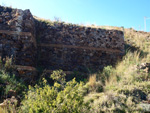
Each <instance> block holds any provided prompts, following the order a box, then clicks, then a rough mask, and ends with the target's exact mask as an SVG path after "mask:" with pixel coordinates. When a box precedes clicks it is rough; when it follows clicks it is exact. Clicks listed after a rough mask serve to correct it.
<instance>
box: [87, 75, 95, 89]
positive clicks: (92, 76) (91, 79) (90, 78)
mask: <svg viewBox="0 0 150 113" xmlns="http://www.w3.org/2000/svg"><path fill="white" fill-rule="evenodd" d="M88 83H89V85H90V86H91V87H95V83H96V74H93V75H90V77H89V82H88Z"/></svg>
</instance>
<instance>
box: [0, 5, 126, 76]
mask: <svg viewBox="0 0 150 113" xmlns="http://www.w3.org/2000/svg"><path fill="white" fill-rule="evenodd" d="M123 54H124V35H123V32H122V31H117V30H105V29H99V28H90V27H83V26H77V25H72V24H65V23H60V22H54V23H53V25H52V24H47V22H42V21H39V20H38V19H35V18H33V16H32V14H31V13H30V11H29V10H24V11H23V10H20V9H12V8H7V7H1V6H0V56H1V60H2V61H3V62H5V59H6V58H7V57H9V58H12V63H13V65H15V67H16V68H17V69H18V74H19V75H22V76H26V75H27V76H28V77H29V78H30V76H33V75H34V76H36V75H37V69H36V68H42V69H47V70H49V72H51V70H55V69H63V70H64V71H67V72H68V71H85V72H86V71H87V70H88V69H94V70H99V69H103V67H104V66H107V65H115V63H116V62H117V60H118V59H120V58H121V57H122V56H123Z"/></svg>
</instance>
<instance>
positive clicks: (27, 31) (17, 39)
mask: <svg viewBox="0 0 150 113" xmlns="http://www.w3.org/2000/svg"><path fill="white" fill-rule="evenodd" d="M36 52H37V50H36V41H35V22H34V18H33V16H32V14H31V13H30V11H29V10H25V11H23V10H20V9H12V8H8V7H1V6H0V59H1V61H2V63H3V64H5V62H6V60H7V59H8V58H12V65H13V68H14V67H15V74H16V75H18V76H22V77H23V76H25V75H26V76H27V77H26V78H28V80H25V81H29V80H30V79H31V78H33V77H34V76H36V75H37V74H35V72H36V71H35V69H34V72H33V69H28V68H27V67H28V66H32V67H35V66H36V59H35V58H36V54H37V53H36ZM22 66H26V68H22ZM20 68H22V69H20Z"/></svg>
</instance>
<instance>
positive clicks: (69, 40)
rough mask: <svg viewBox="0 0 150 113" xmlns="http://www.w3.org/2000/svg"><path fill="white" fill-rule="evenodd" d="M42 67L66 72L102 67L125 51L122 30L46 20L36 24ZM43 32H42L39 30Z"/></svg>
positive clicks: (115, 60) (111, 62)
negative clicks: (51, 23)
mask: <svg viewBox="0 0 150 113" xmlns="http://www.w3.org/2000/svg"><path fill="white" fill-rule="evenodd" d="M36 26H37V27H36V28H37V31H38V32H37V33H38V34H37V35H38V40H39V42H40V43H39V44H38V45H39V50H40V54H41V56H40V61H39V63H40V66H43V67H44V68H46V69H52V70H55V69H62V70H65V71H75V70H76V71H82V70H83V71H84V70H87V69H94V70H99V69H102V68H103V67H104V66H107V65H114V64H115V63H116V62H117V60H118V59H120V58H121V57H122V56H123V54H124V35H123V32H122V31H117V30H105V29H96V28H90V27H81V26H77V25H67V24H63V23H55V24H54V25H48V24H46V23H44V22H38V23H37V24H36ZM40 31H41V32H40Z"/></svg>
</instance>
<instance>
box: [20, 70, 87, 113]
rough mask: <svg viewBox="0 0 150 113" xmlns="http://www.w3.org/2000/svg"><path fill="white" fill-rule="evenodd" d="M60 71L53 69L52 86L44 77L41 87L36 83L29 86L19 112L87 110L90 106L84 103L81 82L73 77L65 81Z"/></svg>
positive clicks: (65, 112)
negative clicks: (53, 80) (33, 85)
mask: <svg viewBox="0 0 150 113" xmlns="http://www.w3.org/2000/svg"><path fill="white" fill-rule="evenodd" d="M62 73H63V72H62V71H54V72H53V74H52V75H51V77H52V78H53V79H55V80H57V81H56V82H54V86H50V85H48V84H47V81H46V79H43V86H42V87H41V86H38V85H36V86H35V87H29V91H28V93H27V95H26V96H25V99H24V101H23V102H22V106H21V108H20V112H23V113H29V112H30V113H39V112H45V113H50V112H51V113H81V112H84V113H85V112H88V109H90V108H89V105H88V103H84V100H83V99H84V97H83V95H82V91H81V89H82V87H83V83H77V82H76V80H75V79H73V80H71V81H69V82H65V80H64V77H65V75H64V74H62ZM61 74H62V76H61ZM55 75H56V76H55ZM62 80H63V82H62ZM58 81H59V82H58ZM62 85H63V86H62Z"/></svg>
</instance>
